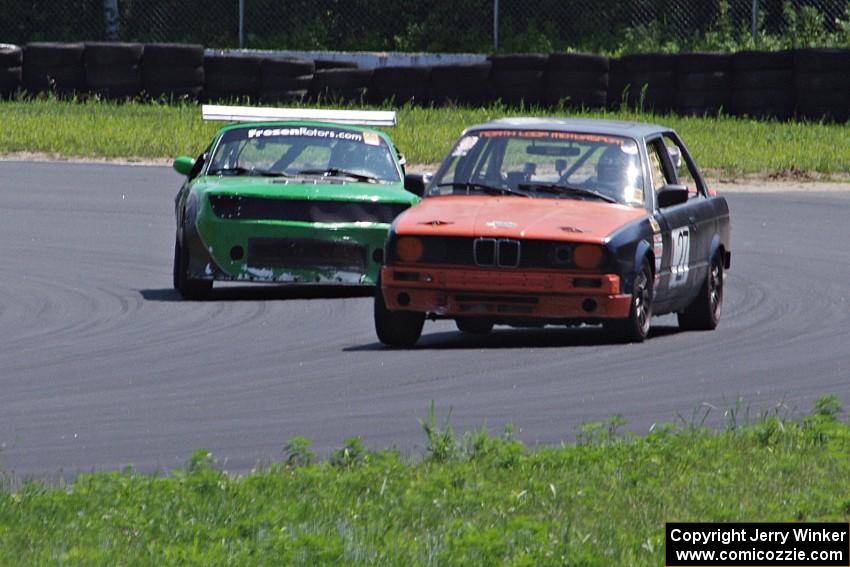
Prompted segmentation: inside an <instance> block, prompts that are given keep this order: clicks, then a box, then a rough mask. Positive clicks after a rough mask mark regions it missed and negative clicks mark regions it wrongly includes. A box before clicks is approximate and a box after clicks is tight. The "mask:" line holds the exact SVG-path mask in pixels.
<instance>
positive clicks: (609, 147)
mask: <svg viewBox="0 0 850 567" xmlns="http://www.w3.org/2000/svg"><path fill="white" fill-rule="evenodd" d="M458 193H461V194H470V193H479V194H490V195H506V194H516V195H522V196H525V197H535V198H547V199H582V200H596V201H608V202H613V203H621V204H624V205H631V206H635V207H641V206H643V205H644V181H643V175H642V173H641V162H640V156H639V154H638V146H637V143H636V142H635V141H634V140H631V139H628V138H623V137H619V136H608V135H600V134H585V133H579V132H562V131H549V130H522V129H517V130H513V129H504V130H481V131H477V132H473V133H471V134H469V135H467V136H464V137H462V138H461V139H460V140H458V142H457V144H455V147H454V149H453V150H452V152H451V153H450V154H449V157H448V158H446V160H445V162H443V165H442V166H441V167H440V170H439V171H438V172H437V174H436V175H435V176H434V179H433V180H432V182H431V185H430V186H429V188H428V193H427V194H428V195H451V194H458Z"/></svg>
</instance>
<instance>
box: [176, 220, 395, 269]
mask: <svg viewBox="0 0 850 567" xmlns="http://www.w3.org/2000/svg"><path fill="white" fill-rule="evenodd" d="M389 227H390V225H389V224H383V223H303V222H290V221H242V220H233V219H219V218H216V217H215V216H214V215H207V214H201V215H200V216H199V218H198V221H197V223H196V224H195V226H194V229H187V231H186V234H184V238H185V239H186V242H187V244H188V246H189V250H190V252H191V256H190V257H191V261H190V263H189V266H188V275H189V277H190V278H192V279H198V280H216V281H246V282H268V283H313V284H316V283H330V284H359V285H374V284H375V283H376V281H377V278H378V271H379V269H380V263H381V258H382V255H383V247H384V240H385V239H386V236H387V231H388V230H389Z"/></svg>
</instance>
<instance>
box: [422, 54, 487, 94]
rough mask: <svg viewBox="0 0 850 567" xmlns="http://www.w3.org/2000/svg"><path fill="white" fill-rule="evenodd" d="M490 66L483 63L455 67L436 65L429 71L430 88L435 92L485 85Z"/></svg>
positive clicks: (456, 65) (462, 64)
mask: <svg viewBox="0 0 850 567" xmlns="http://www.w3.org/2000/svg"><path fill="white" fill-rule="evenodd" d="M491 68H492V65H491V63H490V62H489V61H487V62H483V63H459V64H455V65H437V66H435V67H433V68H432V69H431V82H430V85H429V86H430V87H431V88H433V89H436V90H450V89H452V88H453V87H454V88H462V87H466V88H469V87H473V86H477V85H485V88H486V83H487V81H488V80H489V78H490V69H491Z"/></svg>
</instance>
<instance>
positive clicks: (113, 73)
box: [83, 43, 143, 99]
mask: <svg viewBox="0 0 850 567" xmlns="http://www.w3.org/2000/svg"><path fill="white" fill-rule="evenodd" d="M142 50H143V46H142V44H140V43H87V44H86V45H85V50H84V52H83V63H84V66H85V69H86V87H87V90H88V91H90V92H92V93H95V94H97V95H99V96H102V97H104V98H110V99H124V98H132V97H136V96H138V95H139V93H140V92H141V91H142V67H141V62H142Z"/></svg>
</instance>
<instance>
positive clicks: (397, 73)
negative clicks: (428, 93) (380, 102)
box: [369, 65, 431, 91]
mask: <svg viewBox="0 0 850 567" xmlns="http://www.w3.org/2000/svg"><path fill="white" fill-rule="evenodd" d="M430 78H431V67H429V66H427V65H418V66H413V67H378V68H376V69H375V70H374V71H373V72H372V81H371V83H369V88H371V89H378V90H381V91H387V90H395V89H399V88H419V89H422V90H423V91H424V90H425V89H426V88H427V86H428V80H429V79H430Z"/></svg>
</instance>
